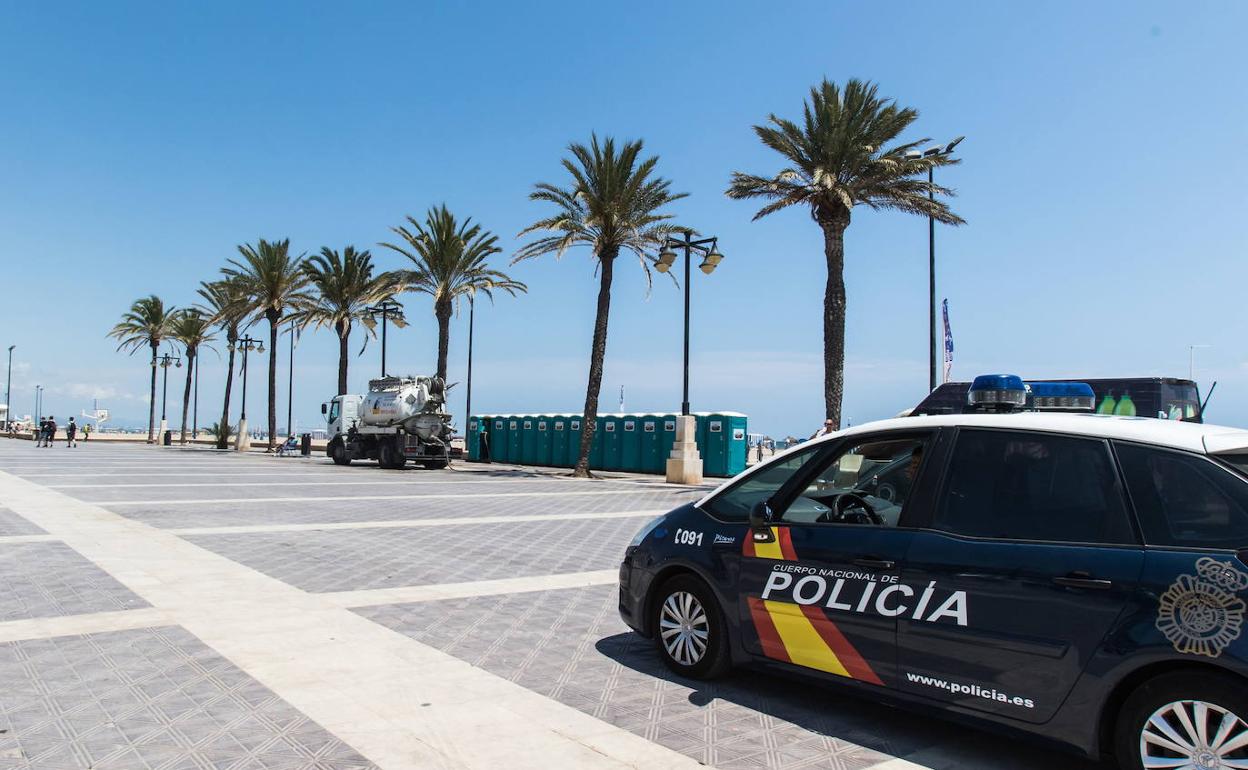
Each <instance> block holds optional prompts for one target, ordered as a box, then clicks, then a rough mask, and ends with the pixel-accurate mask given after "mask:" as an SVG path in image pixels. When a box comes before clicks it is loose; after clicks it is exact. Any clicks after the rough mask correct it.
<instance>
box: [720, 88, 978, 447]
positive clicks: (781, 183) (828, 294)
mask: <svg viewBox="0 0 1248 770" xmlns="http://www.w3.org/2000/svg"><path fill="white" fill-rule="evenodd" d="M918 116H919V113H918V112H917V111H915V110H913V109H910V108H901V107H898V106H897V103H896V102H894V101H892V100H887V99H884V98H881V97H879V96H877V95H876V87H875V85H873V84H871V83H869V82H862V81H859V80H850V81H849V82H847V83H846V84H845V88H844V90H843V91H842V90H841V89H840V88H838V87H837V85H836V84H835V83H830V82H828V81H827V80H824V81H823V82H822V83H821V84H820V85H819V86H817V87H815V88H812V89H811V90H810V101H809V102H807V103H805V110H804V114H803V121H802V125H800V126H799V125H797V124H796V123H794V122H792V121H789V120H785V119H783V118H778V117H776V116H775V115H769V116H768V124H769V125H764V126H754V132H755V133H756V134H758V138H759V139H760V140H761V141H762V143H763V144H764V145H766V146H767V147H770V148H771V149H773V150H775V151H776V152H778V153H780V154H781V155H782V156H784V160H785V161H786V163H787V165H786V166H785V167H784V168H782V169H781V170H780V171H778V172H776V173H775V174H774V175H772V176H755V175H753V174H743V173H741V172H739V171H738V172H734V173H733V175H732V183H731V186H730V187H729V188H728V196H729V197H731V198H765V199H768V200H770V201H771V202H770V203H768V204H767V205H765V206H763V208H761V209H759V210H758V213H756V214H755V215H754V219H760V218H762V217H765V216H767V215H768V214H771V213H774V212H776V211H779V210H780V209H783V208H787V207H789V206H794V205H799V204H800V205H804V206H809V207H810V214H811V217H812V218H813V219H814V220H815V223H816V224H818V225H819V228H820V229H821V230H822V231H823V253H824V259H825V260H826V262H827V267H828V280H827V286H826V287H825V289H824V294H823V360H824V375H823V391H824V394H823V397H824V406H825V408H826V412H827V418H828V419H830V420H832V422H833V423H834V424H835V425H836V426H837V427H838V428H839V427H840V425H841V396H842V393H843V391H844V385H845V228H847V227H849V220H850V212H851V210H852V209H853V207H854V206H858V205H865V206H868V207H869V208H872V209H884V210H896V211H904V212H906V213H909V214H919V215H922V216H930V217H932V218H933V219H935V220H936V221H938V222H944V223H946V224H951V225H957V224H962V219H961V218H959V217H958V216H957V215H956V214H954V213H953V212H952V211H950V210H949V207H948V205H946V204H945V203H944V202H942V201H937V200H935V198H934V196H935V195H952V194H953V192H952V191H951V190H948V189H946V188H944V187H940V186H938V185H935V184H932V183H930V182H929V181H928V180H925V179H922V178H920V177H921V176H922V175H923V174H926V173H927V172H928V170H929V169H932V168H934V167H937V166H947V165H950V164H953V163H958V162H959V161H958V160H956V159H954V158H951V157H949V156H948V155H941V154H933V155H923V154H922V153H920V152H917V151H916V150H917V148H918V147H919V146H920V145H923V144H926V143H927V142H929V141H931V140H930V139H919V140H917V141H914V142H906V143H904V144H895V145H892V146H891V147H886V146H885V145H888V144H889V143H890V142H893V141H895V140H896V139H897V137H898V136H900V135H901V134H902V132H904V131H905V130H906V129H907V128H909V127H910V125H911V124H912V123H913V122H914V121H915V119H916V118H918Z"/></svg>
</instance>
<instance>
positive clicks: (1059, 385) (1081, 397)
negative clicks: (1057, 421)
mask: <svg viewBox="0 0 1248 770" xmlns="http://www.w3.org/2000/svg"><path fill="white" fill-rule="evenodd" d="M1031 407H1032V409H1035V410H1036V411H1038V412H1091V411H1092V410H1093V409H1094V408H1096V394H1095V393H1093V392H1092V386H1091V385H1089V384H1087V383H1086V382H1033V383H1031Z"/></svg>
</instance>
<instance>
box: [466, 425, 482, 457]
mask: <svg viewBox="0 0 1248 770" xmlns="http://www.w3.org/2000/svg"><path fill="white" fill-rule="evenodd" d="M480 425H481V418H480V417H469V418H468V430H467V431H466V432H465V433H464V444H465V445H466V446H465V447H464V448H465V449H467V450H468V459H469V460H470V461H471V462H478V461H479V460H480V459H481V432H480V430H479V426H480Z"/></svg>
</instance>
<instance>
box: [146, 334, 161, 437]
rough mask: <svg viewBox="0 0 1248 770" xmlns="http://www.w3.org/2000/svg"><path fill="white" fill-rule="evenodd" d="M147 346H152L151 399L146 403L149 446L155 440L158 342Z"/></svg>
mask: <svg viewBox="0 0 1248 770" xmlns="http://www.w3.org/2000/svg"><path fill="white" fill-rule="evenodd" d="M148 344H150V345H151V346H152V387H151V397H150V398H148V401H147V403H148V404H149V406H150V408H149V409H148V412H147V443H149V444H151V443H154V441H155V439H156V350H157V348H159V347H160V341H159V340H156V341H153V342H150V343H148Z"/></svg>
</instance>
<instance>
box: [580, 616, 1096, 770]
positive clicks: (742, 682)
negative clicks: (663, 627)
mask: <svg viewBox="0 0 1248 770" xmlns="http://www.w3.org/2000/svg"><path fill="white" fill-rule="evenodd" d="M595 647H596V649H597V650H598V652H600V653H601V654H602V655H604V656H606V657H607V658H610V659H611V660H613V661H615V662H617V663H619V664H620V665H622V666H625V667H626V668H629V669H632V670H633V671H636V672H638V673H641V674H645V675H646V676H649V677H653V678H656V679H661V680H664V681H666V682H669V683H671V684H673V685H676V686H679V687H682V688H687V689H688V690H689V695H688V702H689V703H690V704H691V705H692V706H695V707H705V706H707V705H709V704H711V703H712V702H713V701H715V700H717V699H718V700H724V701H728V702H729V703H733V704H736V705H739V706H743V707H745V708H747V709H751V710H754V711H757V712H759V713H761V714H764V715H766V716H769V717H773V718H775V719H780V720H784V721H786V722H790V723H792V724H794V725H797V726H799V727H801V728H803V729H805V730H809V731H811V732H814V733H818V734H821V735H825V736H828V737H830V738H835V739H838V740H843V741H850V742H852V743H855V744H857V745H859V746H863V747H866V748H869V749H873V750H875V751H879V752H881V753H884V754H888V755H890V756H894V757H899V758H902V759H906V760H909V761H911V762H915V763H917V764H920V765H923V766H926V767H931V768H939V769H940V770H1006V769H1009V770H1051V769H1052V768H1062V769H1063V770H1110V767H1111V766H1110V764H1108V763H1096V762H1090V761H1088V760H1086V759H1083V758H1081V757H1079V756H1077V755H1074V754H1068V753H1065V752H1062V751H1060V750H1054V749H1051V748H1048V747H1046V746H1044V745H1039V744H1034V745H1033V744H1030V743H1027V742H1025V741H1023V742H1021V743H1020V741H1022V740H1023V739H1019V738H1012V737H1007V736H1005V735H1000V734H997V733H993V732H990V731H988V730H985V729H979V728H976V727H974V726H970V725H967V724H965V723H962V722H957V721H952V720H948V719H945V718H942V717H940V716H938V715H932V714H928V713H920V712H915V711H909V710H907V709H904V708H902V707H899V706H893V705H891V704H887V703H882V702H880V701H876V700H871V699H869V698H867V697H864V696H862V695H859V694H857V693H854V692H851V691H849V690H847V689H843V688H840V687H837V686H836V685H834V684H824V683H821V682H817V681H813V680H810V679H805V678H803V677H801V676H800V675H798V674H787V673H785V672H778V671H773V670H770V669H769V670H766V671H763V670H756V669H752V668H742V669H735V670H734V671H732V672H731V673H729V674H728V675H727V676H725V677H724V678H722V679H718V680H715V681H713V682H704V681H698V680H694V679H685V678H683V677H680V676H677V675H676V674H674V673H672V672H671V671H670V670H669V669H668V668H667V667H666V666H664V665H663V663H662V661H661V660H660V659H659V657H658V654H657V652H656V651H655V649H654V646H653V642H652V641H651V640H649V639H645V638H642V637H641V636H639V635H638V634H634V633H623V634H616V635H614V636H608V637H605V638H602V639H600V640H598V642H597V643H596V645H595ZM761 739H762V736H760V740H761ZM1020 749H1021V750H1020Z"/></svg>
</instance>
